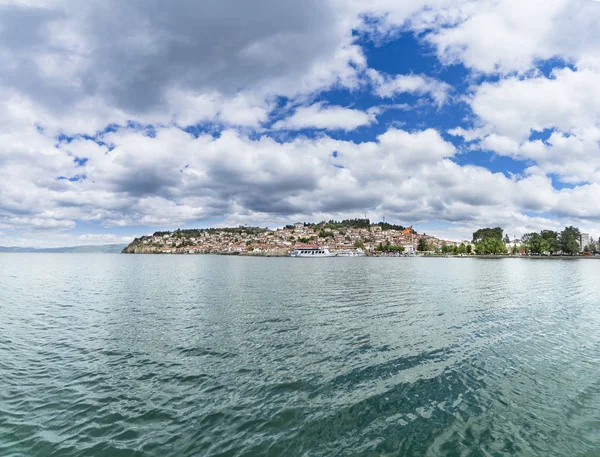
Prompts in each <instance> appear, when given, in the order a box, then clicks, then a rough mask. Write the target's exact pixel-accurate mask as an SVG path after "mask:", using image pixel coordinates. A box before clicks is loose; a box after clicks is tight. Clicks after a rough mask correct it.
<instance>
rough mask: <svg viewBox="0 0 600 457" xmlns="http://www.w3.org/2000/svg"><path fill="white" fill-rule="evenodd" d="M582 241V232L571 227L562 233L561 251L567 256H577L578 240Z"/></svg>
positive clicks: (560, 239) (560, 240)
mask: <svg viewBox="0 0 600 457" xmlns="http://www.w3.org/2000/svg"><path fill="white" fill-rule="evenodd" d="M580 239H581V232H580V231H579V229H578V228H576V227H573V226H569V227H565V229H564V230H563V231H562V232H560V237H559V245H560V250H561V251H562V252H563V254H566V255H575V254H577V253H578V252H579V243H578V240H580Z"/></svg>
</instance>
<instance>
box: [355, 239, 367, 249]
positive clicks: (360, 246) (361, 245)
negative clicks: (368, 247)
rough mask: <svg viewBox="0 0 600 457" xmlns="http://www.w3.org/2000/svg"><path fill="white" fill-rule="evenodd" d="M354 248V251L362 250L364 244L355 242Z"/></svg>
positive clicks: (359, 241) (358, 241)
mask: <svg viewBox="0 0 600 457" xmlns="http://www.w3.org/2000/svg"><path fill="white" fill-rule="evenodd" d="M354 247H355V248H356V249H364V248H365V243H363V242H362V241H361V240H356V241H355V242H354Z"/></svg>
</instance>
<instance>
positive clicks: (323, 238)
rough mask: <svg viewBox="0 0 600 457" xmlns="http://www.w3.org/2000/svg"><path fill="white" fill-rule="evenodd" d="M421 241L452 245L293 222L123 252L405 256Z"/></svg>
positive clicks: (188, 236) (195, 234) (162, 240)
mask: <svg viewBox="0 0 600 457" xmlns="http://www.w3.org/2000/svg"><path fill="white" fill-rule="evenodd" d="M420 238H424V239H425V241H426V242H427V245H428V246H429V248H430V249H431V250H435V249H439V248H440V247H441V246H442V244H443V243H446V245H449V246H454V245H455V244H457V243H455V242H451V241H443V240H440V239H438V238H435V237H432V236H428V235H419V234H416V233H414V232H413V231H412V230H411V229H404V230H400V229H395V228H386V227H382V226H381V225H368V226H366V227H360V228H356V227H340V228H332V229H329V228H327V226H323V225H322V224H318V225H314V224H304V223H296V224H294V225H289V226H286V227H284V228H279V229H275V230H269V229H266V228H257V227H237V228H224V229H202V230H176V231H174V232H157V233H155V234H154V235H151V236H144V237H141V238H136V240H134V242H133V243H132V244H131V245H130V246H128V248H127V249H126V252H132V253H164V254H242V255H273V256H277V255H286V254H287V253H288V252H289V251H290V250H292V249H294V248H296V247H299V246H320V247H327V248H329V249H330V250H331V251H338V250H348V249H355V248H358V247H360V248H361V249H363V250H364V251H365V252H366V253H368V254H369V253H375V252H377V250H378V247H379V248H380V247H381V246H382V245H384V246H385V245H392V246H403V247H404V248H405V252H406V253H409V254H410V253H412V252H414V251H415V250H416V249H417V245H418V242H419V239H420Z"/></svg>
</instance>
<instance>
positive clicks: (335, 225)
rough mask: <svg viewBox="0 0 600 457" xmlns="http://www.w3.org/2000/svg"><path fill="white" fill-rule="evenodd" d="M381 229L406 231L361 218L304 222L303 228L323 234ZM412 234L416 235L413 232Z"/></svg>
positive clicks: (402, 228)
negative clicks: (350, 229) (349, 229)
mask: <svg viewBox="0 0 600 457" xmlns="http://www.w3.org/2000/svg"><path fill="white" fill-rule="evenodd" d="M374 226H375V227H381V230H398V231H403V230H406V227H404V226H403V225H397V224H390V223H388V222H375V223H372V222H371V220H370V219H368V218H367V219H361V218H357V219H344V220H341V221H335V220H333V219H331V220H329V221H322V222H317V223H312V222H304V227H313V228H315V229H316V230H322V231H325V233H327V232H328V231H331V230H343V229H345V228H346V229H347V228H353V229H361V228H362V229H367V230H370V229H371V227H374ZM285 228H287V229H289V230H293V229H294V226H293V225H286V226H285ZM413 233H415V234H416V233H417V232H415V231H414V230H413Z"/></svg>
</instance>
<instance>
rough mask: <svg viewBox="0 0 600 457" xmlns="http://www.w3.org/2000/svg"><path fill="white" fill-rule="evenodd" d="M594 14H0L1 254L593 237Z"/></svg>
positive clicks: (365, 8)
mask: <svg viewBox="0 0 600 457" xmlns="http://www.w3.org/2000/svg"><path fill="white" fill-rule="evenodd" d="M598 24H600V2H598V1H594V0H543V1H542V0H475V1H473V0H431V1H421V0H368V1H366V0H304V1H303V2H298V1H288V0H253V1H252V2H248V1H247V0H227V1H223V0H203V1H202V2H197V1H192V0H172V1H170V2H164V1H162V0H144V1H142V0H88V1H85V2H82V1H80V0H0V245H7V246H37V247H52V246H66V245H81V244H105V243H125V242H128V241H130V240H131V239H132V238H133V237H136V236H141V235H145V234H149V233H152V232H154V231H156V230H174V229H177V228H196V227H211V226H217V227H221V226H238V225H243V224H248V225H258V226H261V227H270V228H275V227H281V226H283V225H285V224H288V223H293V222H297V221H313V222H316V221H321V220H329V219H338V220H339V219H346V218H353V217H364V215H365V214H366V215H367V217H369V218H370V219H371V220H373V221H380V220H382V219H383V218H385V220H386V221H387V222H393V223H397V224H402V225H406V226H408V225H412V226H413V227H415V228H416V229H417V230H418V231H419V232H420V233H423V232H425V233H427V234H432V235H436V236H438V237H441V238H445V239H451V240H462V239H470V238H471V234H472V232H473V231H475V230H477V229H478V228H481V227H489V226H501V227H503V228H504V229H505V231H506V232H507V233H508V234H509V235H510V236H511V238H512V237H518V236H520V235H522V234H524V233H527V232H531V231H539V230H541V229H552V230H560V229H561V228H562V227H564V226H566V225H575V226H577V227H580V228H581V229H582V231H584V232H588V233H591V234H592V236H597V235H600V230H597V228H598V227H600V205H598V201H600V150H599V144H600V143H599V142H600V84H599V83H598V81H600V27H598Z"/></svg>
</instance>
